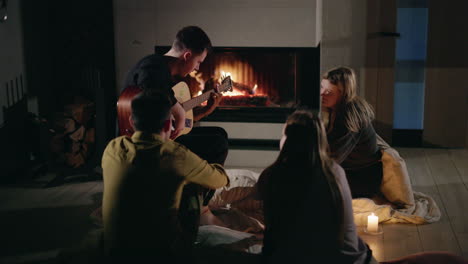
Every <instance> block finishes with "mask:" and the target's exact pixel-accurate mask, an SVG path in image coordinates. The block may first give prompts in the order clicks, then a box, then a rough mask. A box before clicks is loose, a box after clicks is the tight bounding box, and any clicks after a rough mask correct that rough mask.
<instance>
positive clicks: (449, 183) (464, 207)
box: [424, 149, 468, 256]
mask: <svg viewBox="0 0 468 264" xmlns="http://www.w3.org/2000/svg"><path fill="white" fill-rule="evenodd" d="M424 152H425V153H426V159H427V160H428V165H429V168H430V170H431V173H432V175H433V177H434V180H435V183H436V186H437V188H438V190H439V193H440V198H441V200H442V202H443V204H444V206H445V209H446V212H447V216H448V218H449V219H450V224H451V227H452V230H453V232H454V234H455V236H456V238H457V241H458V244H459V246H460V249H461V250H462V252H461V254H462V255H463V256H468V243H467V242H468V241H467V239H466V238H467V236H468V221H467V219H468V190H467V188H466V186H465V185H464V183H463V180H462V177H461V175H460V173H459V171H458V169H457V167H455V162H454V161H453V160H452V158H451V157H450V155H449V151H448V150H445V149H425V150H424Z"/></svg>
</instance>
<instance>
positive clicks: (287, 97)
mask: <svg viewBox="0 0 468 264" xmlns="http://www.w3.org/2000/svg"><path fill="white" fill-rule="evenodd" d="M167 50H169V47H167V46H164V47H162V46H161V47H155V52H157V53H161V54H164V53H165V52H167ZM319 71H320V48H319V47H316V48H312V47H311V48H267V47H264V48H261V47H214V48H213V52H212V53H211V54H209V55H208V56H207V58H206V60H205V62H204V63H203V64H202V65H201V66H200V69H199V71H198V72H197V73H192V74H191V75H190V76H189V77H188V78H187V79H186V81H187V83H188V84H189V87H190V90H191V92H192V96H196V95H198V94H199V93H201V92H203V90H209V89H212V88H213V87H214V86H215V85H216V83H219V82H220V81H221V80H222V78H223V77H225V76H228V75H229V76H230V77H231V79H232V80H233V91H230V92H226V93H224V95H223V99H222V101H221V103H220V106H219V107H218V108H217V109H216V110H215V111H214V112H213V113H212V114H211V115H209V116H207V117H205V118H204V121H218V122H256V123H258V122H260V123H282V122H284V120H285V118H286V116H287V115H288V114H289V113H291V112H292V111H294V109H296V108H297V107H298V106H306V107H309V108H311V109H318V108H319V92H318V91H319V83H320V73H319Z"/></svg>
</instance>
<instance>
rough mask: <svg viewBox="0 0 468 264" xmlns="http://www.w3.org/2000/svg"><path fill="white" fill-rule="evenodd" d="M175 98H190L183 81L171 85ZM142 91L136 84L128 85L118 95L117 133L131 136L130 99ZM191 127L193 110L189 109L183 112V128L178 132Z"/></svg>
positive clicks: (186, 130)
mask: <svg viewBox="0 0 468 264" xmlns="http://www.w3.org/2000/svg"><path fill="white" fill-rule="evenodd" d="M172 90H173V91H174V95H175V98H176V99H177V101H178V102H185V101H188V100H190V99H191V96H190V89H189V87H188V86H187V84H186V83H185V82H179V83H178V84H176V85H174V87H172ZM141 92H142V89H141V88H139V87H138V86H128V87H126V88H125V89H124V90H123V91H122V94H120V96H119V100H118V102H117V117H118V122H119V124H118V125H119V135H120V136H124V135H125V136H130V137H131V136H132V135H133V132H134V131H133V127H132V126H131V124H130V120H129V118H130V116H131V115H132V100H133V98H134V97H135V96H137V95H138V94H139V93H141ZM192 127H193V111H192V110H191V109H190V110H188V111H186V112H185V128H184V129H183V130H182V131H181V132H180V134H179V136H180V135H185V134H187V133H189V132H190V131H191V130H192Z"/></svg>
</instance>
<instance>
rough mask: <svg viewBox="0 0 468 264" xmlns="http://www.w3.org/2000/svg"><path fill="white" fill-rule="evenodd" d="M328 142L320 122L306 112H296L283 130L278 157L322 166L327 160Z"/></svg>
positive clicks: (316, 117)
mask: <svg viewBox="0 0 468 264" xmlns="http://www.w3.org/2000/svg"><path fill="white" fill-rule="evenodd" d="M327 153H328V142H327V137H326V133H325V129H324V127H323V124H322V122H321V121H320V119H319V118H318V116H317V115H315V114H313V113H312V112H310V111H308V110H296V111H295V112H294V113H292V114H291V115H290V116H289V117H288V119H287V120H286V123H285V124H284V128H283V137H282V138H281V141H280V157H281V156H282V158H284V160H289V159H291V160H292V161H300V162H308V163H310V164H319V163H320V165H322V162H324V161H326V160H327V159H328V155H327Z"/></svg>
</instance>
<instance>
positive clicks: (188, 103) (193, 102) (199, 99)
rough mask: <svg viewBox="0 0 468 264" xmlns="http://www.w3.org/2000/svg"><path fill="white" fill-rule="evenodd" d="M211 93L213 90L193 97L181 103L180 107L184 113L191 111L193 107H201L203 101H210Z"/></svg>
mask: <svg viewBox="0 0 468 264" xmlns="http://www.w3.org/2000/svg"><path fill="white" fill-rule="evenodd" d="M211 93H213V90H209V91H208V92H205V93H202V94H201V95H199V96H197V97H194V98H192V99H190V100H188V101H185V102H183V103H182V107H183V108H184V110H185V111H188V110H192V109H193V108H194V107H196V106H198V105H201V103H203V102H204V101H206V100H208V99H210V94H211Z"/></svg>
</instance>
